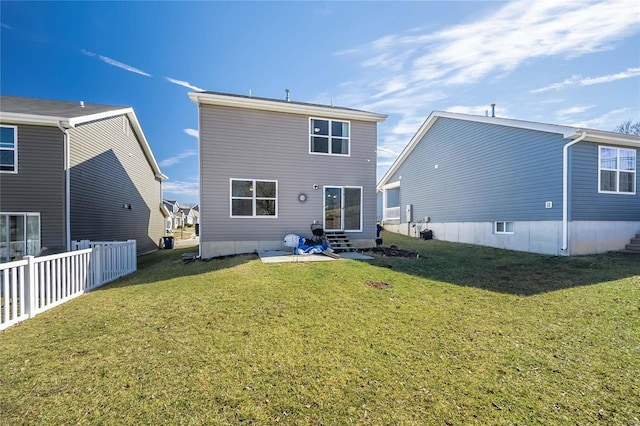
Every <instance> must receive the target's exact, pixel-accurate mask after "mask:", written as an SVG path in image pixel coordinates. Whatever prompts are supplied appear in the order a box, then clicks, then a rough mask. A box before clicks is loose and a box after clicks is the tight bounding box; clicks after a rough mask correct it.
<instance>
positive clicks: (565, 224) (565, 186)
mask: <svg viewBox="0 0 640 426" xmlns="http://www.w3.org/2000/svg"><path fill="white" fill-rule="evenodd" d="M586 137H587V132H582V134H581V135H580V137H579V138H578V139H576V140H574V141H571V142H569V143H568V144H566V145H565V146H564V148H562V248H561V249H560V250H561V251H563V252H566V251H567V249H568V246H569V148H570V147H571V146H573V145H575V144H577V143H578V142H580V141H582V140H583V139H584V138H586Z"/></svg>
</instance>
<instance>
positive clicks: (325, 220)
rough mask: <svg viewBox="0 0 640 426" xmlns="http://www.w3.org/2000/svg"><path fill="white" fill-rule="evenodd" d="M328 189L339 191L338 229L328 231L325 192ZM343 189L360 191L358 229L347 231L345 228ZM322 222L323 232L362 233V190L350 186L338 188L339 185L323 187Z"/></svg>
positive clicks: (359, 187) (360, 187)
mask: <svg viewBox="0 0 640 426" xmlns="http://www.w3.org/2000/svg"><path fill="white" fill-rule="evenodd" d="M328 189H339V190H340V228H339V229H338V228H336V229H329V228H327V190H328ZM345 189H358V190H360V202H359V204H360V217H359V220H358V222H359V224H360V228H359V229H347V228H345V213H346V210H345ZM322 195H323V197H322V199H323V201H322V220H323V224H322V225H323V228H324V230H325V231H329V232H331V231H344V232H362V220H363V219H362V218H363V211H362V201H363V188H362V186H350V185H344V186H339V185H326V186H324V187H323V189H322Z"/></svg>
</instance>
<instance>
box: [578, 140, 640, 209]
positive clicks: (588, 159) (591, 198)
mask: <svg viewBox="0 0 640 426" xmlns="http://www.w3.org/2000/svg"><path fill="white" fill-rule="evenodd" d="M599 146H601V145H600V144H597V143H592V142H588V143H587V142H581V143H578V144H576V145H574V146H573V147H571V149H570V163H571V173H570V188H571V192H570V208H569V212H570V216H569V220H572V221H573V220H581V221H584V220H590V221H640V193H638V183H639V182H640V179H639V177H638V171H637V166H636V194H635V195H627V194H600V193H599V192H598V147H599ZM602 146H615V145H611V144H604V145H602ZM626 149H628V148H626ZM638 154H639V153H638V150H636V159H638V158H640V156H639V155H638Z"/></svg>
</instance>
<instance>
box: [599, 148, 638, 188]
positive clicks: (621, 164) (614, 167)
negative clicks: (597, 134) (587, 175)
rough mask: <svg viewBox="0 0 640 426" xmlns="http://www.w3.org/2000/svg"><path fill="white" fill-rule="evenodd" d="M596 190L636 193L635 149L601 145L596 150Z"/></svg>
mask: <svg viewBox="0 0 640 426" xmlns="http://www.w3.org/2000/svg"><path fill="white" fill-rule="evenodd" d="M598 172H599V174H598V191H599V192H604V193H614V194H635V193H636V150H635V149H629V148H614V147H609V146H601V147H599V151H598Z"/></svg>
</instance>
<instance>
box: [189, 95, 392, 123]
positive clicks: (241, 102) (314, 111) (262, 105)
mask: <svg viewBox="0 0 640 426" xmlns="http://www.w3.org/2000/svg"><path fill="white" fill-rule="evenodd" d="M189 99H191V100H192V101H193V102H195V103H198V104H203V105H219V106H227V107H235V108H244V109H257V110H263V111H274V112H284V113H289V114H302V115H315V116H320V117H323V116H324V117H331V118H340V119H347V120H359V121H370V122H376V123H381V122H383V121H384V120H386V119H387V116H386V115H385V114H376V113H373V112H367V111H358V110H347V109H342V108H340V107H331V106H323V105H311V104H302V103H298V102H281V101H274V100H269V99H261V98H247V97H236V96H233V95H221V94H215V93H201V92H190V93H189Z"/></svg>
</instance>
